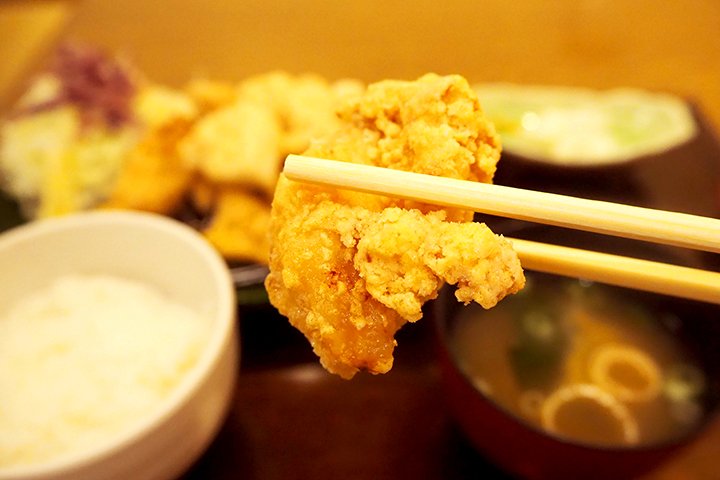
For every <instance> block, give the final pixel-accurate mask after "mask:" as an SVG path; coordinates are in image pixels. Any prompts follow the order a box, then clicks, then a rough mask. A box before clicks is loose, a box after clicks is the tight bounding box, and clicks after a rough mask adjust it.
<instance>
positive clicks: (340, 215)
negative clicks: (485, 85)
mask: <svg viewBox="0 0 720 480" xmlns="http://www.w3.org/2000/svg"><path fill="white" fill-rule="evenodd" d="M339 116H340V118H341V119H342V120H343V121H344V122H345V126H344V127H343V129H342V130H341V131H339V132H338V133H336V134H335V135H333V136H331V137H327V138H325V139H323V140H320V141H317V142H315V143H313V144H312V145H311V146H310V148H309V149H308V150H307V151H306V154H307V155H310V156H316V157H322V158H331V159H336V160H341V161H347V162H355V163H363V164H369V165H378V166H383V167H387V168H396V169H402V170H409V171H414V172H419V173H426V174H431V175H438V176H447V177H453V178H461V179H468V180H477V181H484V182H489V181H491V179H492V176H493V173H494V171H495V165H496V163H497V161H498V159H499V154H500V144H499V140H498V138H497V135H496V134H495V130H494V128H493V127H492V125H491V124H490V123H489V122H488V121H487V120H486V119H485V117H484V115H483V114H482V111H481V110H480V105H479V102H478V100H477V98H476V97H475V95H474V93H473V92H472V90H470V88H469V86H468V85H467V82H466V81H465V80H464V79H462V78H461V77H458V76H450V77H439V76H437V75H427V76H425V77H422V78H421V79H419V80H418V81H416V82H401V81H384V82H380V83H378V84H375V85H371V86H370V87H368V90H367V92H366V94H365V95H363V96H361V97H353V98H350V99H348V101H347V102H346V103H345V105H344V106H343V107H342V108H341V109H340V110H339ZM471 220H472V212H467V211H463V210H452V211H448V210H446V209H441V208H439V207H435V206H430V205H424V204H420V203H417V202H408V201H404V200H398V199H391V198H387V197H381V196H375V195H369V194H362V193H355V192H349V191H341V190H337V189H328V188H320V187H316V186H310V185H305V184H300V183H295V182H291V181H289V180H287V179H286V178H285V177H284V176H281V177H280V180H279V182H278V186H277V189H276V192H275V198H274V200H273V210H272V217H271V222H270V238H271V254H270V271H271V273H270V275H269V276H268V278H267V280H266V287H267V289H268V293H269V296H270V300H271V302H272V303H273V305H275V307H277V308H278V310H279V311H280V312H281V313H282V314H283V315H286V316H287V317H288V318H289V320H290V322H291V323H292V324H293V325H295V326H296V327H297V328H298V329H300V330H301V331H302V332H303V333H304V334H305V335H306V336H307V338H308V339H309V341H310V343H311V344H312V346H313V348H314V350H315V352H316V353H317V354H318V356H319V357H320V361H321V362H322V364H323V365H324V366H325V368H326V369H328V370H329V371H331V372H334V373H337V374H339V375H341V376H342V377H344V378H351V377H352V376H353V375H354V374H355V373H356V372H357V371H359V370H362V369H364V370H368V371H370V372H372V373H385V372H387V371H389V370H390V368H391V367H392V362H393V356H392V354H393V349H394V347H395V344H396V343H395V340H394V335H395V332H396V331H397V330H398V329H399V328H400V327H401V326H402V325H403V324H404V323H406V322H407V321H411V322H413V321H416V320H418V319H419V318H420V317H421V316H422V311H421V308H422V305H423V303H425V302H426V301H427V300H430V299H432V298H435V297H436V296H437V291H438V289H439V288H440V287H441V286H442V284H443V283H444V282H449V283H456V284H458V285H459V287H460V288H459V289H458V292H457V296H458V299H459V300H461V301H463V302H469V301H471V300H475V301H477V302H478V303H480V304H481V305H483V306H484V307H486V308H490V307H492V306H493V305H495V303H496V302H497V301H499V300H500V299H501V298H502V297H504V296H505V295H507V294H509V293H514V292H516V291H518V290H519V289H520V288H522V286H523V285H524V276H523V273H522V269H521V267H520V263H519V261H518V259H517V255H516V254H515V252H514V251H513V250H512V247H511V245H510V244H509V242H508V241H506V240H505V239H503V238H502V237H499V236H496V235H494V234H493V233H492V232H491V231H490V230H489V229H488V228H487V227H486V226H485V225H483V224H478V223H472V222H470V221H471Z"/></svg>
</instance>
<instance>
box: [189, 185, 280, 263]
mask: <svg viewBox="0 0 720 480" xmlns="http://www.w3.org/2000/svg"><path fill="white" fill-rule="evenodd" d="M215 202H216V204H215V212H214V215H213V217H212V222H211V223H210V226H209V227H208V228H206V229H205V230H203V234H204V235H205V238H207V239H208V241H209V242H210V243H212V244H213V245H214V246H215V248H217V249H218V251H219V252H220V253H221V254H222V256H223V257H224V258H226V259H228V260H238V261H255V262H258V263H262V264H267V263H268V257H269V256H270V241H269V239H268V236H267V232H268V225H269V223H270V205H269V204H267V203H265V202H263V201H262V200H260V199H259V198H257V196H255V195H253V194H252V193H250V192H248V191H246V190H242V189H237V188H225V189H224V190H222V191H221V192H219V194H218V198H217V199H216V201H215Z"/></svg>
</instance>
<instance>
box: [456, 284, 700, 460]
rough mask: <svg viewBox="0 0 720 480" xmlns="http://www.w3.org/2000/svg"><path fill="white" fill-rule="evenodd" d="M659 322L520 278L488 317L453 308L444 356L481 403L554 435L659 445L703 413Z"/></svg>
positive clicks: (688, 372) (682, 352)
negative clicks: (518, 288) (451, 358)
mask: <svg viewBox="0 0 720 480" xmlns="http://www.w3.org/2000/svg"><path fill="white" fill-rule="evenodd" d="M667 323H668V322H664V321H661V319H658V318H655V317H654V316H653V315H651V313H650V312H649V311H648V310H646V309H645V308H644V307H643V306H641V304H640V303H635V302H634V301H633V300H632V298H631V297H627V296H621V295H618V294H617V292H616V291H614V290H609V289H606V288H605V287H603V286H601V285H595V284H592V283H589V282H582V281H578V280H570V279H560V278H558V277H554V276H544V275H539V274H538V275H528V285H527V286H526V288H525V289H524V290H523V291H522V292H520V293H519V294H517V295H515V296H511V297H508V298H506V299H504V300H503V301H502V302H500V304H498V306H496V307H495V308H493V309H490V310H483V309H482V308H480V307H477V306H474V305H469V306H467V307H464V308H462V309H461V310H460V313H459V316H458V317H457V320H456V324H455V326H454V328H453V329H452V333H451V348H452V350H453V353H454V355H455V356H456V359H457V361H458V364H459V365H460V367H461V369H462V370H463V371H464V373H465V374H466V375H467V376H468V378H470V379H471V381H472V382H473V383H474V384H475V386H476V388H478V389H479V390H480V391H481V392H482V393H483V394H484V395H485V396H486V397H488V398H489V399H491V400H492V401H493V402H495V403H496V404H498V405H499V406H500V407H502V408H504V409H506V410H508V411H510V412H512V413H513V414H514V415H516V416H518V417H521V418H524V419H526V420H527V421H528V422H529V423H532V424H535V425H536V426H538V427H540V428H542V429H545V430H547V431H550V432H552V433H554V434H555V435H557V436H560V437H564V438H567V439H571V440H575V441H579V442H581V443H588V444H593V445H617V446H622V445H628V446H630V445H637V444H647V443H658V442H663V441H668V440H672V439H673V438H674V437H677V436H679V435H682V434H683V433H686V432H687V431H688V430H691V429H693V428H694V427H696V426H697V425H698V423H699V422H701V420H702V418H703V416H704V414H705V412H704V408H703V394H704V392H705V389H706V378H705V374H704V373H703V371H702V369H701V367H700V365H699V363H698V362H697V361H696V360H695V359H694V357H693V356H692V355H691V354H690V352H688V351H687V350H686V349H685V347H684V346H683V344H681V342H679V341H678V340H677V339H676V338H675V336H674V335H673V333H672V328H669V327H668V325H667Z"/></svg>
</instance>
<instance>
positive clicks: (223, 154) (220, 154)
mask: <svg viewBox="0 0 720 480" xmlns="http://www.w3.org/2000/svg"><path fill="white" fill-rule="evenodd" d="M280 135H281V126H280V123H279V121H278V119H277V118H276V117H275V115H274V114H273V112H271V111H269V110H268V109H267V108H265V106H263V105H262V104H259V103H257V102H253V101H241V102H237V103H233V104H232V105H230V106H228V107H225V108H221V109H219V110H215V111H212V112H210V113H208V114H207V115H206V116H205V117H203V118H202V119H201V120H200V121H199V122H198V123H197V124H196V125H195V126H194V127H193V129H192V130H191V131H190V133H189V134H188V135H187V137H186V138H184V139H183V140H182V142H181V143H180V145H179V152H180V157H181V158H182V160H183V162H184V163H185V165H186V166H187V167H188V168H192V169H197V170H198V171H199V172H200V173H201V174H202V175H204V176H205V177H207V178H208V179H209V180H211V181H213V182H217V183H235V184H242V185H245V186H251V187H257V188H262V189H264V190H265V191H267V192H269V195H272V191H273V190H274V189H275V182H276V181H277V177H278V174H279V172H280V164H279V160H278V159H279V157H280V138H281V137H280Z"/></svg>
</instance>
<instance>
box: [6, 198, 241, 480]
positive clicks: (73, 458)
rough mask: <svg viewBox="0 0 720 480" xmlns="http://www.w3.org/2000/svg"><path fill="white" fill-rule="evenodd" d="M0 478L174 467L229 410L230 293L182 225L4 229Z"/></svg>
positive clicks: (79, 219) (167, 472)
mask: <svg viewBox="0 0 720 480" xmlns="http://www.w3.org/2000/svg"><path fill="white" fill-rule="evenodd" d="M0 264H2V265H3V269H2V272H1V273H0V391H2V392H3V394H2V396H1V397H0V426H1V427H0V479H2V480H11V479H12V480H20V479H23V480H29V479H37V480H39V479H43V480H44V479H69V478H83V479H100V478H102V479H127V478H133V479H138V480H142V479H148V480H149V479H155V480H164V479H172V478H177V477H179V476H180V475H182V474H183V473H184V472H185V471H186V470H187V469H188V468H190V466H191V465H192V464H193V463H194V461H195V460H197V458H199V456H200V455H202V453H203V452H204V451H205V450H206V448H207V447H208V446H209V444H210V443H211V441H212V440H213V439H214V437H215V435H216V434H217V432H218V430H219V428H220V426H221V425H222V423H223V421H224V420H225V417H226V415H227V412H228V410H229V406H230V402H231V398H232V394H233V391H234V386H235V382H236V380H237V374H238V369H239V358H240V357H239V348H240V346H239V332H238V327H237V322H236V302H235V289H234V286H233V281H232V278H231V275H230V271H229V270H228V268H227V265H226V263H225V262H224V261H223V259H222V258H221V257H220V255H219V254H218V253H217V252H216V251H215V250H214V249H213V248H212V247H211V246H210V245H209V244H208V243H207V241H206V240H204V239H203V238H202V237H201V236H200V235H199V234H197V233H196V232H195V231H193V230H192V229H191V228H190V227H187V226H186V225H183V224H181V223H180V222H177V221H175V220H171V219H169V218H166V217H161V216H159V215H154V214H147V213H137V212H113V211H103V212H92V213H82V214H75V215H69V216H65V217H60V218H55V219H51V220H40V221H36V222H32V223H29V224H26V225H23V226H20V227H17V228H15V229H12V230H9V231H7V232H5V233H3V234H2V235H0Z"/></svg>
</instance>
